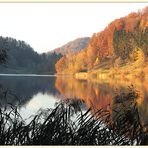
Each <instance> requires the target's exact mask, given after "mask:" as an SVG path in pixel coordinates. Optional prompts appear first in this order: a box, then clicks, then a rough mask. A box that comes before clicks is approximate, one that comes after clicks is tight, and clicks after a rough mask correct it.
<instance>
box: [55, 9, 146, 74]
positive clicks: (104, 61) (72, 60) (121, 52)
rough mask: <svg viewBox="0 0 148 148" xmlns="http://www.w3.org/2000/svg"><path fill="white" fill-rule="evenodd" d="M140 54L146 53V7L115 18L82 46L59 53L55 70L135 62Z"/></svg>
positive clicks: (111, 66) (64, 71) (88, 69)
mask: <svg viewBox="0 0 148 148" xmlns="http://www.w3.org/2000/svg"><path fill="white" fill-rule="evenodd" d="M140 55H141V58H139V56H140ZM142 55H143V56H145V57H147V56H148V7H146V8H144V9H143V10H141V11H139V12H137V13H136V12H132V13H130V14H129V15H127V16H125V17H122V18H119V19H116V20H114V21H113V22H111V23H110V24H109V25H108V26H107V27H106V28H105V29H104V30H103V31H101V32H99V33H95V34H93V36H92V37H91V38H90V42H89V44H88V46H87V47H86V48H85V49H84V50H82V51H80V52H78V53H77V54H73V55H67V56H64V57H62V58H61V59H60V60H59V61H58V62H57V63H56V70H57V73H63V74H64V73H69V74H74V73H77V72H82V71H93V70H96V69H100V68H103V69H109V68H113V67H114V66H115V65H118V66H121V65H124V64H127V63H128V62H129V61H130V62H136V61H137V60H138V59H143V56H142ZM145 59H146V58H145Z"/></svg>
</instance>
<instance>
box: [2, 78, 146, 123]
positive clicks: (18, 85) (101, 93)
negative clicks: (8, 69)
mask: <svg viewBox="0 0 148 148" xmlns="http://www.w3.org/2000/svg"><path fill="white" fill-rule="evenodd" d="M134 82H135V84H136V85H135V88H136V89H137V90H138V93H139V95H140V97H139V98H138V99H137V106H138V111H139V115H140V119H141V121H142V122H143V123H147V122H148V109H147V108H148V87H147V84H148V83H147V82H137V81H134ZM134 82H129V81H121V80H120V81H114V80H113V81H109V82H107V81H106V82H100V83H95V82H89V81H82V80H76V79H74V78H72V77H68V76H67V77H55V76H46V77H45V76H39V77H37V76H0V92H1V93H0V94H1V97H0V105H1V107H4V106H7V104H12V105H18V107H19V112H20V114H21V115H22V117H23V118H25V119H26V118H28V117H29V116H31V115H34V114H37V112H38V110H39V109H45V108H54V107H55V105H56V103H57V102H60V101H61V100H66V99H69V100H76V101H77V100H78V101H79V100H82V101H83V102H84V103H82V104H81V107H82V110H87V109H88V108H90V107H93V108H94V111H95V109H96V110H98V109H100V108H103V107H106V106H107V105H110V108H112V107H114V108H116V105H115V104H114V101H113V97H114V96H115V93H116V91H117V89H118V90H124V89H126V88H127V87H128V86H130V85H131V84H133V83H134ZM110 112H112V110H111V109H110Z"/></svg>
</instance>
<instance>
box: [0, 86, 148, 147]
mask: <svg viewBox="0 0 148 148" xmlns="http://www.w3.org/2000/svg"><path fill="white" fill-rule="evenodd" d="M137 97H138V94H137V92H135V91H134V90H133V89H131V88H130V89H129V91H127V92H126V93H125V92H124V93H119V94H116V96H115V97H114V101H113V104H112V105H111V108H112V114H111V113H110V111H109V110H108V109H107V108H102V109H99V110H97V111H96V112H94V113H93V114H92V110H93V108H90V109H88V110H87V111H83V110H82V109H81V108H80V106H79V105H80V104H81V101H75V100H71V99H70V100H66V101H62V102H60V103H59V104H57V105H56V107H55V108H54V109H45V110H40V111H39V112H38V114H37V115H36V116H34V117H33V119H32V120H31V121H30V123H28V124H27V123H26V122H25V121H24V120H23V119H22V117H21V115H20V114H19V112H18V109H17V107H15V106H11V107H9V110H8V109H7V107H5V108H1V109H0V145H141V144H142V145H146V144H147V141H148V140H147V137H148V136H147V135H148V133H147V132H146V130H145V129H146V128H147V125H142V124H141V122H140V118H139V114H138V109H137V104H136V98H137ZM119 106H120V108H119ZM121 106H122V107H121Z"/></svg>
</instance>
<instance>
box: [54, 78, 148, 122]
mask: <svg viewBox="0 0 148 148" xmlns="http://www.w3.org/2000/svg"><path fill="white" fill-rule="evenodd" d="M131 84H136V85H134V87H135V89H136V90H138V93H139V94H140V96H139V98H138V99H137V104H138V110H139V115H140V119H141V120H142V122H143V123H147V122H148V120H147V117H148V109H147V107H148V86H147V84H148V81H145V82H141V81H140V80H133V81H128V80H127V81H126V80H110V81H108V82H107V81H106V82H102V81H100V82H97V83H95V82H89V81H80V80H76V79H74V78H71V77H57V79H56V82H55V86H56V88H57V89H58V90H59V92H60V93H61V94H63V95H65V97H67V98H76V99H81V100H84V101H85V103H86V105H87V107H88V108H89V107H92V106H93V107H94V108H95V109H94V111H95V110H96V109H100V108H103V107H105V106H107V105H108V104H110V105H111V107H112V106H114V107H115V104H114V102H113V97H114V95H115V93H116V91H117V89H118V90H119V91H120V90H122V91H124V90H125V89H126V88H127V87H128V86H130V85H131ZM110 112H112V110H110Z"/></svg>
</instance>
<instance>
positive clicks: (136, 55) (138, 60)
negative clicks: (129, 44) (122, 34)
mask: <svg viewBox="0 0 148 148" xmlns="http://www.w3.org/2000/svg"><path fill="white" fill-rule="evenodd" d="M130 60H131V61H132V62H134V63H135V64H136V65H138V66H141V65H143V63H144V61H145V55H144V52H143V51H142V49H141V48H135V49H134V50H133V51H132V53H131V54H130Z"/></svg>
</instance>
